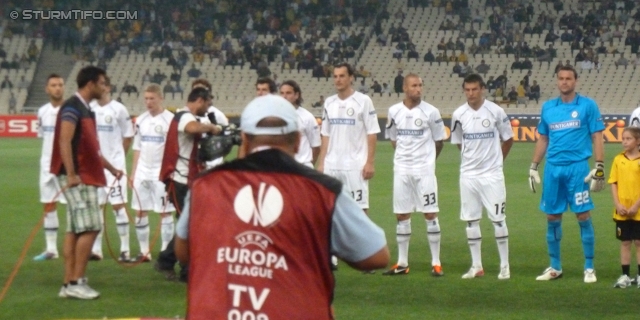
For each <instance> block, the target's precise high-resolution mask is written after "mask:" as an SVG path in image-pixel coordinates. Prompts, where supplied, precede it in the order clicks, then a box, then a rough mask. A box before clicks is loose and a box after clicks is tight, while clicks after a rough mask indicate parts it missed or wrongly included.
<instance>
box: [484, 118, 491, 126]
mask: <svg viewBox="0 0 640 320" xmlns="http://www.w3.org/2000/svg"><path fill="white" fill-rule="evenodd" d="M490 125H491V121H489V119H484V120H482V126H483V127H485V128H489V126H490Z"/></svg>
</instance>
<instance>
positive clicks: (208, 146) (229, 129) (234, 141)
mask: <svg viewBox="0 0 640 320" xmlns="http://www.w3.org/2000/svg"><path fill="white" fill-rule="evenodd" d="M241 144H242V137H241V136H240V129H238V127H237V126H236V125H235V124H233V123H232V124H230V125H228V126H226V127H222V131H221V132H220V133H219V134H216V135H212V134H208V135H206V136H205V137H204V138H202V139H200V145H199V147H198V159H199V160H200V161H201V162H205V161H211V160H215V159H218V158H220V157H224V156H226V155H228V154H229V152H231V149H233V146H234V145H236V146H239V145H241Z"/></svg>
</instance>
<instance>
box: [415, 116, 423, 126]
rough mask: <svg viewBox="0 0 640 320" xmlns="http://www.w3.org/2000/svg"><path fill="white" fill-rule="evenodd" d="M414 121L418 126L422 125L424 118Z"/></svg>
mask: <svg viewBox="0 0 640 320" xmlns="http://www.w3.org/2000/svg"><path fill="white" fill-rule="evenodd" d="M413 123H414V124H415V125H416V127H421V126H422V119H420V118H418V119H416V121H414V122H413Z"/></svg>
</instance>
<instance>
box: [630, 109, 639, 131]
mask: <svg viewBox="0 0 640 320" xmlns="http://www.w3.org/2000/svg"><path fill="white" fill-rule="evenodd" d="M629 126H630V127H638V128H640V106H638V108H636V109H635V110H633V112H632V113H631V117H630V118H629Z"/></svg>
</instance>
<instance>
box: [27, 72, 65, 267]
mask: <svg viewBox="0 0 640 320" xmlns="http://www.w3.org/2000/svg"><path fill="white" fill-rule="evenodd" d="M45 91H46V92H47V95H49V103H47V104H45V105H43V106H42V107H40V109H38V138H42V154H41V156H40V202H41V203H43V204H44V212H45V217H44V236H45V240H46V244H47V248H46V249H45V250H44V252H42V253H41V254H39V255H37V256H35V257H34V258H33V260H35V261H43V260H49V259H57V258H58V244H57V243H58V225H59V222H58V211H57V206H56V202H58V201H60V202H61V203H66V201H65V200H64V195H62V193H60V190H61V189H60V185H59V184H58V179H56V176H55V175H53V174H52V173H50V172H49V171H50V170H51V168H50V167H51V152H52V151H53V137H54V134H55V129H56V121H57V118H58V111H60V106H61V105H62V103H63V102H64V100H63V94H64V79H62V77H61V76H60V75H57V74H55V73H54V74H51V75H49V77H48V78H47V85H46V87H45Z"/></svg>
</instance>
